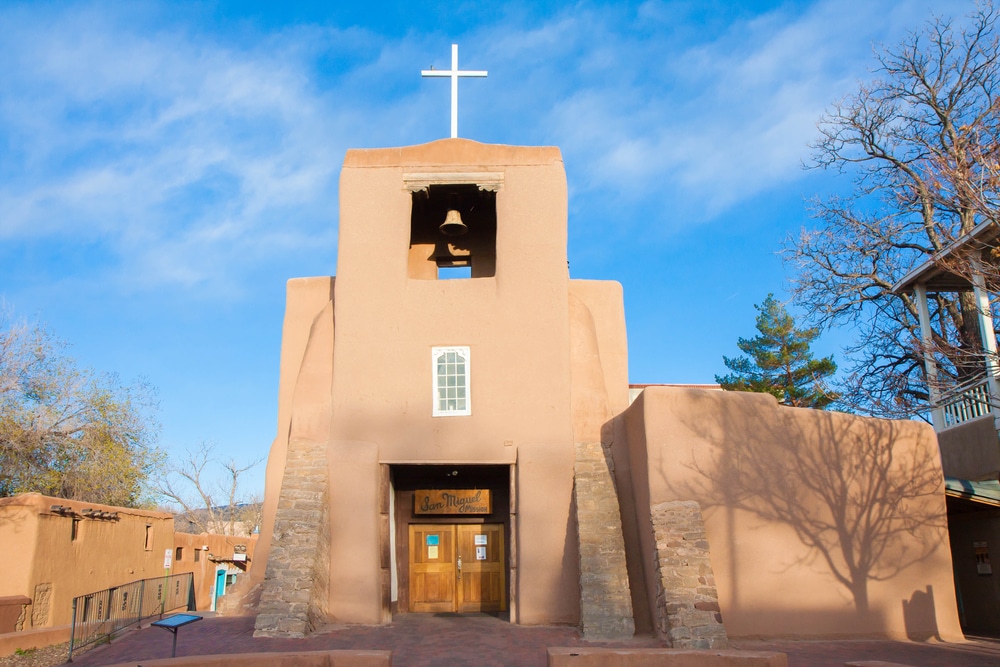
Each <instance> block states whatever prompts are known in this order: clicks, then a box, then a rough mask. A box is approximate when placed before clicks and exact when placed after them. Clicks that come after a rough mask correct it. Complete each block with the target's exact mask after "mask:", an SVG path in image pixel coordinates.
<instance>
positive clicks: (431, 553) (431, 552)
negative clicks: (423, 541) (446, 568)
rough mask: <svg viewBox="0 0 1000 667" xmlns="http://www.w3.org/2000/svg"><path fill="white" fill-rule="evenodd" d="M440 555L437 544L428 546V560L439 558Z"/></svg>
mask: <svg viewBox="0 0 1000 667" xmlns="http://www.w3.org/2000/svg"><path fill="white" fill-rule="evenodd" d="M437 557H438V547H437V545H436V544H435V545H433V546H429V547H427V560H437Z"/></svg>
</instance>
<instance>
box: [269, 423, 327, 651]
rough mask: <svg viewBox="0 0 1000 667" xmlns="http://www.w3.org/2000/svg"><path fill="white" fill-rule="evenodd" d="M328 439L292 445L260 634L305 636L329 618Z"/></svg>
mask: <svg viewBox="0 0 1000 667" xmlns="http://www.w3.org/2000/svg"><path fill="white" fill-rule="evenodd" d="M327 504H328V475H327V464H326V443H323V442H311V441H306V440H296V441H292V442H289V443H288V458H287V462H286V466H285V475H284V479H283V480H282V484H281V493H280V494H279V496H278V508H277V512H276V513H275V519H274V537H273V538H272V543H271V544H272V546H271V553H270V556H269V558H268V561H267V570H266V573H265V575H264V586H263V591H262V592H261V596H260V605H259V606H258V612H257V621H256V623H255V627H254V636H255V637H304V636H306V635H307V634H309V633H310V632H312V631H313V630H314V629H315V628H316V627H317V626H319V625H322V624H323V623H325V622H326V610H327V595H328V588H329V558H328V555H329V543H330V527H329V515H328V510H327Z"/></svg>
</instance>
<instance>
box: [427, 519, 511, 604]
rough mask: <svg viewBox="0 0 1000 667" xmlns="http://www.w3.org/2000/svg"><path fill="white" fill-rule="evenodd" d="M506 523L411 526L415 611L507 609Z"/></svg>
mask: <svg viewBox="0 0 1000 667" xmlns="http://www.w3.org/2000/svg"><path fill="white" fill-rule="evenodd" d="M503 535H504V530H503V524H500V523H487V524H410V541H409V543H410V557H409V561H410V562H409V568H410V591H409V592H410V611H414V612H475V611H506V609H507V582H506V570H505V560H504V543H503Z"/></svg>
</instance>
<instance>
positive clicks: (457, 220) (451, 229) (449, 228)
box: [438, 209, 469, 236]
mask: <svg viewBox="0 0 1000 667" xmlns="http://www.w3.org/2000/svg"><path fill="white" fill-rule="evenodd" d="M438 229H440V230H441V233H442V234H444V235H445V236H461V235H462V234H464V233H466V232H467V231H469V228H468V227H466V225H465V223H464V222H462V216H461V214H460V213H459V212H458V211H457V210H456V209H452V210H450V211H448V215H446V216H445V217H444V222H442V223H441V226H440V227H438Z"/></svg>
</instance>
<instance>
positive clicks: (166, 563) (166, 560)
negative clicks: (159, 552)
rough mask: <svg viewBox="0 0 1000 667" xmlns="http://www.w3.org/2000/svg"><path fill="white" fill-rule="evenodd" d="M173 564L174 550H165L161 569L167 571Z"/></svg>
mask: <svg viewBox="0 0 1000 667" xmlns="http://www.w3.org/2000/svg"><path fill="white" fill-rule="evenodd" d="M173 562H174V550H173V549H167V550H165V551H164V552H163V569H164V570H169V569H170V565H171V564H172V563H173Z"/></svg>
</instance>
